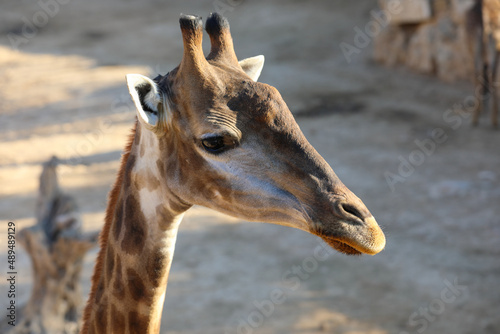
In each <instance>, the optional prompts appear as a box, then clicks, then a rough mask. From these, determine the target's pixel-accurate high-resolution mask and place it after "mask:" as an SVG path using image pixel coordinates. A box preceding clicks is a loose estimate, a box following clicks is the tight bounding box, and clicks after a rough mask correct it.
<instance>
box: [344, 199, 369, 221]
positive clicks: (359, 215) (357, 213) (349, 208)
mask: <svg viewBox="0 0 500 334" xmlns="http://www.w3.org/2000/svg"><path fill="white" fill-rule="evenodd" d="M340 207H341V208H342V209H343V210H344V211H345V212H347V213H349V214H351V215H353V216H355V217H357V218H359V219H361V220H363V221H364V220H365V217H364V215H363V214H362V213H361V212H360V211H359V210H358V209H357V208H356V207H355V206H354V205H352V204H347V203H342V204H341V205H340Z"/></svg>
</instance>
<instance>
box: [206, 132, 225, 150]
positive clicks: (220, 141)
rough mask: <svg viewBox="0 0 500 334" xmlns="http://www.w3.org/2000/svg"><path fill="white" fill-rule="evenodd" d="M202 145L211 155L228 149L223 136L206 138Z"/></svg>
mask: <svg viewBox="0 0 500 334" xmlns="http://www.w3.org/2000/svg"><path fill="white" fill-rule="evenodd" d="M201 145H202V146H203V148H204V149H205V151H207V152H209V153H220V152H222V151H223V150H224V148H226V144H225V143H224V137H222V136H213V137H208V138H204V139H202V141H201Z"/></svg>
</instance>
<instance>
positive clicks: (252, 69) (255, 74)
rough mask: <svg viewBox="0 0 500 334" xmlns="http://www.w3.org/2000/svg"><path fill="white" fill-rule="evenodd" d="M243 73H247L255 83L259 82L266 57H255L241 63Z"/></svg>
mask: <svg viewBox="0 0 500 334" xmlns="http://www.w3.org/2000/svg"><path fill="white" fill-rule="evenodd" d="M239 63H240V66H241V68H242V69H243V72H245V73H246V74H247V75H248V76H249V77H250V78H252V80H253V81H257V80H258V79H259V76H260V72H262V68H263V67H264V56H263V55H260V56H255V57H250V58H246V59H243V60H240V61H239Z"/></svg>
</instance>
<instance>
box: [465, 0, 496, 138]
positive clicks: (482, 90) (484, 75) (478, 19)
mask: <svg viewBox="0 0 500 334" xmlns="http://www.w3.org/2000/svg"><path fill="white" fill-rule="evenodd" d="M466 31H467V44H468V46H469V50H470V54H471V55H472V56H473V58H474V85H475V89H476V94H477V95H481V96H480V98H479V99H478V101H479V103H477V104H476V105H475V108H474V111H473V116H472V124H473V125H474V126H476V125H477V124H478V122H479V116H480V114H481V112H482V111H483V109H484V105H483V104H484V103H483V102H484V101H483V100H484V99H486V97H487V96H488V95H490V96H491V106H490V109H491V115H490V117H491V124H492V125H493V127H495V128H497V127H498V92H497V88H498V87H497V83H496V80H497V79H496V78H497V72H498V58H499V56H500V0H476V1H475V2H474V4H473V5H472V7H471V8H470V9H469V10H468V11H467V12H466ZM490 41H492V42H493V54H492V55H490V52H489V51H490V50H489V46H490ZM475 48H477V50H474V49H475ZM490 57H491V59H490ZM490 61H491V64H490Z"/></svg>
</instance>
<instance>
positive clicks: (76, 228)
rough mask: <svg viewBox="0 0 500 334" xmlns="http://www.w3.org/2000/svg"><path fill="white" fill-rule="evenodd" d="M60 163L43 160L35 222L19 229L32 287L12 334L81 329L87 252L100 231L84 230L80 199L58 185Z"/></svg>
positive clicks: (71, 331)
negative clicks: (85, 232)
mask: <svg viewBox="0 0 500 334" xmlns="http://www.w3.org/2000/svg"><path fill="white" fill-rule="evenodd" d="M57 164H58V159H57V158H56V157H53V158H52V159H51V160H49V161H48V162H46V163H44V166H43V171H42V174H41V175H40V189H39V194H38V200H37V208H36V217H37V223H36V225H34V226H31V227H28V228H26V229H23V230H22V231H21V232H20V233H19V234H18V241H19V242H20V244H21V245H22V246H23V247H24V248H25V249H26V251H27V252H28V254H29V256H30V257H31V263H32V266H33V291H32V294H31V297H30V300H29V301H28V303H27V305H26V307H25V308H24V310H22V318H21V319H20V321H18V323H17V325H16V326H15V327H14V328H13V329H12V331H11V332H10V333H11V334H21V333H23V334H39V333H51V334H52V333H54V334H59V333H68V334H69V333H71V334H73V333H77V331H78V319H79V313H80V310H81V305H82V295H81V288H80V273H81V270H82V263H83V257H84V256H85V253H86V252H87V251H88V250H89V249H90V248H92V247H93V246H94V245H96V241H97V233H93V234H89V235H83V234H82V231H81V230H82V226H81V225H82V224H81V220H80V217H79V214H78V213H77V206H76V203H75V201H74V199H73V198H72V197H71V196H69V195H66V194H64V193H62V191H61V190H60V188H59V184H58V180H57V170H56V169H57Z"/></svg>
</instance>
